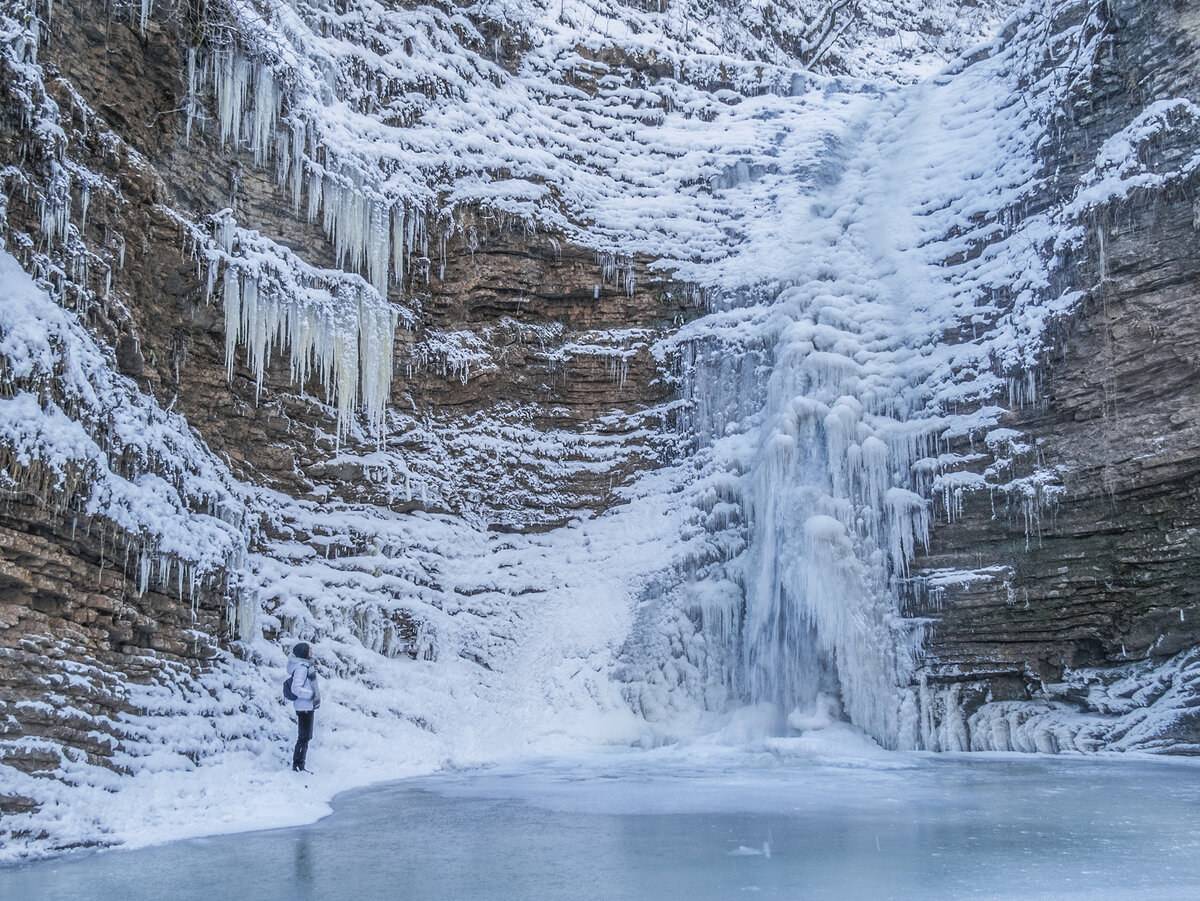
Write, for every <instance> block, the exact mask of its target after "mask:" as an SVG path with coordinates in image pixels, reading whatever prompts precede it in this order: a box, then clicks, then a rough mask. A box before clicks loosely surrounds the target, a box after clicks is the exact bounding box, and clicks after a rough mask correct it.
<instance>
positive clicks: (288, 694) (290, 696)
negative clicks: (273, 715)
mask: <svg viewBox="0 0 1200 901" xmlns="http://www.w3.org/2000/svg"><path fill="white" fill-rule="evenodd" d="M283 697H284V698H285V699H286V700H288V701H294V700H296V693H295V692H294V691H292V677H291V676H288V677H287V678H286V679H284V680H283Z"/></svg>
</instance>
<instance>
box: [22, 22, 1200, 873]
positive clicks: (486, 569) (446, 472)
mask: <svg viewBox="0 0 1200 901" xmlns="http://www.w3.org/2000/svg"><path fill="white" fill-rule="evenodd" d="M0 30H2V31H3V35H4V39H3V42H2V47H3V51H2V53H0V88H2V89H3V99H2V105H0V110H2V113H0V166H2V167H3V168H0V198H2V199H0V235H2V237H3V255H2V257H0V285H2V286H3V290H2V291H0V372H2V373H3V390H2V391H0V462H2V463H3V466H2V467H0V473H2V474H3V475H2V479H3V480H2V483H0V491H2V492H3V500H4V503H3V505H2V506H0V812H3V813H4V818H3V822H2V824H0V853H2V854H3V855H5V856H7V857H13V858H17V857H23V856H27V855H39V854H45V853H50V852H53V851H55V850H59V849H62V848H68V847H75V846H78V845H81V844H95V843H101V844H103V843H114V842H122V841H131V840H133V841H136V840H139V837H144V836H145V835H146V834H148V833H150V832H153V833H154V834H155V835H156V836H157V837H159V838H162V837H170V836H171V835H173V834H190V833H192V832H195V831H196V829H197V825H196V824H197V823H205V824H207V825H206V826H205V827H201V828H207V826H211V825H212V824H213V823H218V824H221V823H228V824H231V828H232V826H233V825H236V824H237V823H244V822H247V820H246V819H245V816H246V815H245V813H244V812H240V811H239V808H238V804H237V799H230V798H229V797H227V796H221V795H220V793H219V792H218V791H217V786H223V785H228V784H231V783H232V784H237V785H243V784H245V785H252V786H254V789H255V791H258V792H260V793H262V795H263V796H265V797H270V798H283V797H287V798H289V800H287V801H286V803H285V802H283V801H280V803H279V805H278V807H277V808H275V810H276V811H277V812H276V813H273V814H272V816H275V817H277V819H275V820H268V821H266V822H263V821H260V820H254V821H253V822H255V823H258V824H259V825H279V824H282V823H285V822H292V821H295V820H297V819H302V818H304V817H306V816H311V815H312V814H313V810H315V809H317V808H318V807H319V806H320V805H321V804H322V803H323V800H322V799H321V798H320V797H318V798H310V799H295V798H290V795H289V792H290V789H289V788H288V785H287V783H286V780H285V779H284V778H283V777H284V776H286V775H288V774H285V773H283V772H277V771H278V770H282V769H283V766H284V763H283V761H284V751H283V748H284V746H285V745H286V744H287V741H288V736H289V735H290V732H291V729H292V725H291V723H292V720H291V714H290V711H289V710H288V708H287V707H286V706H285V705H284V703H283V701H282V698H281V696H280V694H279V686H278V683H279V682H280V681H281V680H282V673H283V663H284V660H285V658H286V652H287V648H288V646H290V644H291V643H292V642H294V641H296V640H305V641H309V642H311V643H312V644H313V647H314V651H315V656H316V662H317V666H318V667H319V669H320V670H321V672H322V676H323V678H325V679H326V684H327V695H328V703H327V704H326V706H325V707H324V708H323V709H322V712H321V713H322V727H321V728H322V732H321V734H320V737H319V739H318V741H319V748H316V749H315V754H319V755H321V756H323V757H324V758H325V759H326V760H327V761H328V762H329V767H328V769H329V770H330V771H331V772H330V775H329V776H328V777H327V780H328V781H326V782H325V783H323V788H322V791H324V792H325V793H326V795H329V794H332V792H334V791H336V790H340V789H345V788H350V787H355V786H360V785H363V784H366V783H368V782H371V781H377V780H382V779H387V778H398V777H401V776H405V775H411V774H415V773H426V772H430V771H432V770H434V769H438V768H446V767H451V768H452V767H458V766H469V765H473V764H479V763H488V762H493V761H496V760H502V759H507V758H512V757H519V756H521V755H524V754H529V753H534V752H536V753H553V752H555V751H556V750H559V749H562V748H572V747H577V746H580V745H586V746H590V745H593V744H596V743H612V744H617V745H626V746H642V747H655V746H660V745H663V744H666V743H670V742H674V741H678V740H679V739H681V738H685V737H687V736H694V735H697V734H708V733H714V732H719V731H721V730H727V731H728V732H729V734H730V735H734V734H739V735H740V734H742V732H740V731H739V730H748V731H749V732H752V733H753V734H755V735H772V736H789V735H798V734H804V733H805V732H806V731H810V730H815V729H819V728H821V727H823V726H828V725H829V724H830V723H848V724H850V725H852V726H853V727H854V728H856V729H858V730H861V732H862V733H864V734H865V735H866V736H868V737H869V738H870V739H871V740H872V741H874V742H876V743H878V744H879V745H881V746H883V747H884V748H889V749H905V750H912V749H916V750H929V751H960V750H962V751H969V750H976V751H993V750H995V751H1014V750H1016V751H1042V752H1071V753H1085V752H1093V751H1101V750H1105V751H1108V750H1137V751H1161V752H1164V753H1171V754H1190V753H1194V752H1195V751H1196V750H1197V742H1198V740H1200V737H1198V736H1200V733H1198V732H1197V728H1198V727H1197V722H1196V717H1195V715H1194V713H1193V711H1194V710H1195V709H1196V706H1197V704H1198V703H1200V697H1197V679H1198V678H1200V651H1198V650H1197V649H1198V648H1200V632H1198V631H1197V628H1196V626H1194V625H1193V623H1194V622H1197V621H1198V620H1200V563H1197V562H1196V561H1197V559H1198V558H1200V512H1198V511H1200V478H1198V476H1200V418H1198V414H1200V390H1198V389H1200V381H1198V379H1197V369H1198V367H1200V355H1198V354H1197V350H1196V349H1197V348H1200V331H1198V328H1200V327H1198V326H1197V324H1196V317H1195V316H1194V315H1193V313H1194V292H1195V286H1196V284H1197V278H1198V276H1200V255H1198V254H1197V228H1198V227H1200V226H1198V224H1197V223H1198V222H1200V200H1198V188H1200V174H1198V171H1200V107H1198V106H1197V104H1200V78H1198V76H1197V72H1200V65H1198V63H1200V14H1197V12H1195V11H1194V10H1192V9H1191V8H1190V7H1189V4H1188V3H1186V2H1184V0H1175V2H1162V3H1155V4H1148V3H1144V2H1138V0H1104V2H1101V0H1021V2H1002V0H996V2H975V0H941V2H936V3H915V2H909V0H857V2H848V0H763V2H760V3H756V4H753V5H752V6H750V7H747V8H743V6H742V5H739V4H733V3H727V2H725V0H650V2H641V0H631V2H627V3H626V2H612V0H569V2H568V0H560V2H541V0H537V2H531V3H513V2H507V0H480V2H477V3H469V4H468V3H462V4H459V3H457V2H429V3H418V2H383V0H336V2H335V0H136V2H124V0H78V2H74V3H66V2H63V0H58V2H52V0H10V2H7V3H4V4H3V5H0ZM335 762H336V763H335ZM180 798H183V799H184V803H183V804H182V805H181V803H180V800H179V799H180ZM181 807H183V808H186V809H187V811H188V812H187V814H186V815H181V814H180V812H179V810H180V808H181ZM220 828H224V827H220ZM173 830H181V831H179V832H178V833H176V832H175V831H173ZM214 831H219V830H214Z"/></svg>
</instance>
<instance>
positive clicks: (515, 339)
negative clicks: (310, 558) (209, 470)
mask: <svg viewBox="0 0 1200 901" xmlns="http://www.w3.org/2000/svg"><path fill="white" fill-rule="evenodd" d="M189 10H190V6H189V5H187V4H183V5H181V6H180V7H179V13H180V15H172V16H167V17H164V18H163V19H162V20H159V19H158V18H157V17H156V18H154V19H152V20H151V21H150V22H149V23H148V25H147V26H146V28H145V30H144V31H141V30H140V29H139V28H138V27H137V24H136V22H131V21H130V20H129V19H128V18H127V17H114V16H112V15H110V14H109V12H110V11H109V7H108V5H107V4H105V3H101V2H95V3H92V2H81V3H71V4H56V5H55V7H54V11H53V16H52V18H51V19H50V23H51V24H50V26H49V28H48V30H47V33H46V34H45V35H44V40H43V43H42V46H41V48H40V52H39V62H40V63H41V65H42V66H43V68H44V71H45V73H46V79H45V87H46V90H47V92H48V93H49V94H50V95H51V99H52V100H53V102H55V103H56V104H57V106H58V110H59V113H60V114H61V116H62V118H63V120H64V127H65V132H66V136H65V138H64V140H63V143H62V145H60V147H59V150H60V152H62V154H63V156H62V158H63V159H65V160H67V161H68V162H69V164H70V165H72V166H75V165H78V166H81V167H84V169H85V170H86V171H88V172H90V173H92V174H93V175H95V176H97V177H98V178H99V179H102V180H104V181H103V183H101V184H97V186H96V189H95V190H94V192H93V193H92V194H91V196H90V197H88V198H86V200H85V198H84V197H83V196H82V194H81V192H80V189H79V187H78V186H76V187H75V188H74V192H73V196H71V197H69V198H67V205H68V211H69V213H70V214H72V222H74V223H77V224H78V228H79V234H78V241H77V242H76V243H75V244H74V246H69V247H66V248H59V249H56V248H54V246H53V242H52V241H49V240H47V237H46V234H45V227H44V226H45V220H44V215H43V214H44V210H45V207H46V201H45V200H43V199H40V198H39V197H38V195H37V193H36V192H34V193H32V194H31V193H30V192H29V191H24V192H23V191H22V190H21V184H22V179H23V178H28V180H29V181H30V182H33V183H35V184H36V183H40V181H41V180H42V179H46V180H47V181H51V180H52V177H53V172H54V171H56V169H57V167H59V166H60V165H61V163H60V162H59V161H58V160H57V159H56V158H55V155H54V154H53V153H51V152H49V150H48V145H47V143H46V142H45V141H44V140H41V139H40V138H39V137H38V136H37V135H35V134H33V133H31V128H30V123H29V122H28V121H27V119H26V118H25V116H24V113H23V111H22V108H21V105H22V103H23V102H24V100H25V99H27V98H22V97H20V96H17V95H15V94H11V95H10V96H8V97H7V99H6V101H5V103H6V106H5V110H4V116H3V121H2V122H0V156H2V157H3V158H4V159H5V160H6V162H18V163H20V165H21V166H22V167H23V170H24V174H22V173H20V172H18V170H16V169H13V170H9V172H8V174H7V175H6V176H5V177H6V178H8V179H9V180H8V182H7V183H6V186H5V191H6V193H7V194H8V196H9V202H8V205H7V208H6V213H7V219H6V228H5V237H6V246H7V247H8V248H9V249H10V250H11V251H12V252H14V253H15V254H16V255H17V256H18V257H19V258H20V259H21V262H22V263H23V265H25V266H27V267H28V268H29V269H30V270H32V271H35V272H38V273H39V274H41V275H44V276H45V277H46V280H47V283H49V284H50V285H51V286H52V287H58V288H61V287H63V285H64V283H65V284H66V286H67V287H66V290H67V292H68V294H69V293H70V292H72V291H74V292H77V294H78V299H77V303H78V305H79V307H80V308H81V309H83V310H85V311H86V321H87V324H88V325H89V327H90V328H91V329H92V331H93V333H94V334H96V335H98V336H99V337H100V338H101V340H102V341H103V342H105V343H107V345H108V346H109V347H110V348H111V352H112V359H113V362H114V364H115V367H116V368H117V369H118V370H119V371H120V372H121V373H122V374H123V375H126V376H128V377H129V378H131V379H133V380H135V382H136V383H137V385H138V387H139V388H140V389H141V390H142V391H143V392H145V393H147V394H149V395H151V396H153V397H154V398H157V399H158V401H159V402H160V403H161V404H162V405H163V406H169V407H170V408H171V409H172V410H173V411H175V412H178V413H181V414H182V415H183V416H184V417H185V418H186V420H187V422H188V423H189V424H190V426H191V427H192V428H193V429H194V430H195V431H196V432H197V433H198V435H199V436H200V437H201V438H202V440H203V441H204V442H205V443H206V444H207V446H208V447H209V448H211V449H212V451H214V452H215V453H216V454H217V455H218V456H219V457H221V458H223V459H224V460H225V461H227V463H228V465H229V468H230V471H231V472H232V474H233V475H234V476H235V477H236V478H237V479H239V480H241V481H242V482H243V483H244V484H246V485H248V486H262V487H265V488H269V489H271V490H274V491H278V492H281V493H283V494H284V495H286V496H290V497H293V498H299V499H308V500H319V501H327V500H330V499H334V500H342V501H346V502H354V503H359V504H373V505H378V506H379V507H380V508H382V509H384V510H391V511H394V512H408V511H413V510H426V511H431V512H444V513H449V514H453V515H455V516H459V517H463V518H465V519H466V520H468V521H470V522H473V523H475V524H477V525H478V527H479V528H485V529H486V528H491V529H493V530H499V531H538V530H542V529H546V528H551V527H553V526H556V525H559V524H561V523H563V522H564V521H566V520H568V519H571V518H574V517H578V516H580V515H591V514H594V513H597V512H600V511H603V510H604V509H606V508H607V507H609V506H611V505H612V504H614V503H616V502H617V496H616V493H615V492H616V491H617V490H619V489H620V488H621V486H622V485H624V484H626V483H627V482H628V481H629V480H630V479H631V477H632V476H633V475H634V474H636V473H637V472H639V471H641V470H643V469H645V468H647V467H653V466H655V465H657V463H658V461H659V460H660V459H661V458H662V456H663V455H664V454H669V453H671V452H672V443H673V439H672V438H671V437H670V436H669V434H668V433H667V432H666V431H664V430H663V428H662V421H661V417H662V414H661V413H660V412H654V410H655V409H656V408H658V407H659V406H660V405H661V404H662V402H663V401H664V400H665V399H666V398H668V397H669V395H670V391H671V389H670V384H669V379H668V378H665V377H664V376H666V373H665V372H664V371H663V367H662V364H661V363H660V362H659V361H657V360H655V359H654V358H653V356H652V355H651V353H650V345H651V343H652V342H653V341H654V340H655V338H656V337H658V336H661V335H662V334H664V333H665V332H667V331H669V330H670V329H672V328H674V327H675V326H676V325H677V324H678V322H680V321H683V320H685V319H687V318H688V317H691V316H693V315H695V310H696V305H695V303H694V301H693V299H692V295H691V294H690V293H688V292H687V291H685V290H683V289H682V288H681V287H680V286H678V285H674V284H672V283H670V282H669V281H667V280H665V279H664V278H662V277H661V276H658V275H655V274H653V273H650V272H648V271H647V270H646V268H645V266H644V263H643V262H640V261H639V262H633V261H629V262H627V263H625V264H624V267H623V268H622V269H615V268H614V267H613V266H611V265H610V266H609V267H608V270H606V267H605V266H604V264H603V263H604V261H602V260H600V259H598V258H597V256H596V254H595V253H594V252H593V251H586V250H583V249H581V248H579V247H576V246H572V245H571V244H569V243H567V242H565V241H564V240H562V239H561V237H556V236H555V235H553V234H547V233H534V232H529V231H526V230H525V229H523V228H521V227H520V226H513V225H510V224H508V223H505V222H502V221H499V220H497V219H496V218H495V217H490V216H489V217H485V216H483V215H479V216H475V215H473V214H471V213H470V212H467V213H461V214H460V217H461V218H460V221H459V222H458V223H457V229H456V233H455V236H454V237H453V238H452V239H451V240H450V241H448V242H447V243H446V245H445V247H444V249H443V251H442V256H441V258H440V259H438V260H436V261H432V262H429V265H428V266H427V267H426V270H428V269H429V268H432V269H433V270H434V271H433V272H432V274H429V273H428V272H427V271H417V272H415V273H413V275H412V276H411V277H410V280H409V281H408V282H407V283H405V284H404V285H400V286H397V287H396V288H394V289H393V300H394V301H396V302H397V303H398V304H402V305H403V306H404V307H406V308H408V309H409V310H411V311H413V314H412V315H410V316H409V317H408V318H407V319H405V320H404V321H403V322H402V324H401V327H400V328H399V329H398V330H397V333H396V339H395V347H394V357H395V361H396V363H395V370H394V378H393V380H392V394H391V397H390V400H389V404H388V406H389V407H390V409H391V411H392V412H391V413H390V414H389V420H388V423H387V429H386V433H385V434H384V435H383V436H382V437H380V436H377V435H368V434H365V433H363V432H361V431H358V432H355V433H354V434H352V435H350V436H346V437H345V438H343V439H338V438H337V437H336V432H337V426H336V424H335V419H334V411H333V410H332V408H331V407H330V406H329V405H328V404H327V403H325V402H324V400H323V394H324V392H323V390H322V388H321V386H320V385H319V384H316V382H315V380H314V381H313V382H310V383H309V384H306V385H297V384H295V383H294V380H293V378H292V373H291V372H290V371H289V367H288V362H287V358H286V355H285V354H278V353H277V354H276V355H275V356H274V359H273V360H272V361H271V362H270V364H269V365H268V366H267V368H266V371H265V375H264V378H263V384H262V387H261V391H260V390H258V389H257V388H256V384H255V375H254V373H253V372H252V371H251V370H250V369H248V368H247V365H246V359H245V356H244V354H243V353H242V352H241V351H240V350H239V352H238V353H237V355H236V362H235V365H234V367H233V371H232V377H231V378H230V377H227V373H226V335H225V323H224V319H223V315H222V310H221V307H220V300H219V298H217V299H211V300H206V298H205V272H204V270H203V267H202V266H200V265H198V262H197V260H196V258H195V256H194V255H193V254H192V252H191V247H190V246H189V244H188V240H187V238H186V234H185V231H184V230H183V229H182V228H181V225H180V222H179V220H178V219H177V217H176V214H175V211H183V212H184V213H186V214H187V215H190V216H201V215H203V214H204V213H206V212H209V211H215V210H220V209H221V208H223V207H228V208H230V209H232V210H233V211H234V213H235V214H236V215H237V216H238V217H239V218H242V219H244V220H246V221H249V222H252V223H253V225H254V227H255V228H256V229H258V230H259V231H260V232H261V233H262V234H265V235H269V236H271V237H272V238H273V239H274V240H276V241H277V242H279V243H281V244H283V245H285V246H286V247H289V248H291V249H292V250H294V251H295V252H297V253H298V254H300V255H302V256H303V257H304V258H305V259H306V260H307V261H309V262H310V263H312V264H314V265H326V266H333V265H334V257H335V254H334V250H333V248H332V247H331V245H330V242H329V241H328V239H327V238H326V236H325V235H324V234H323V233H322V231H321V230H320V228H319V227H318V226H317V225H314V224H311V223H306V222H305V221H304V220H303V218H302V217H297V216H296V215H295V214H294V212H293V210H292V204H291V201H290V200H289V199H288V198H286V197H285V196H284V195H283V192H282V190H281V189H280V187H279V186H278V184H277V183H276V180H275V178H274V176H273V174H271V173H269V172H266V171H263V170H262V169H260V168H256V167H254V166H253V165H251V164H250V161H249V160H248V159H247V158H246V155H245V154H241V153H235V152H234V151H232V150H231V149H229V148H226V147H223V146H221V145H220V143H219V142H218V141H217V140H216V138H215V136H214V135H213V134H212V133H211V129H209V130H202V129H200V128H197V129H196V131H195V132H194V133H193V134H192V135H191V138H190V140H188V139H187V137H186V134H185V132H186V123H185V120H184V117H183V115H182V112H181V97H183V96H184V95H185V93H186V90H187V85H186V81H185V75H184V73H185V71H186V60H185V57H184V54H183V49H182V48H183V46H184V40H183V36H182V35H183V31H182V30H183V29H184V28H186V25H187V21H188V16H189V15H190V14H191V13H190V12H189ZM3 77H4V78H7V79H8V80H9V84H10V86H11V87H14V89H15V85H16V84H17V83H18V82H19V79H18V78H17V77H16V76H15V75H13V72H12V70H11V67H10V70H9V71H8V72H6V73H5V75H4V76H3ZM85 203H86V204H87V206H86V210H87V212H86V219H85V218H83V217H82V216H80V212H81V206H82V205H83V204H85ZM80 260H86V262H87V264H88V265H87V267H86V268H83V267H80V266H79V261H80ZM72 263H73V264H74V269H73V270H71V271H70V272H69V273H68V272H65V271H64V269H67V268H69V267H70V266H71V265H72ZM60 266H61V267H64V268H56V267H60ZM89 290H90V291H91V292H93V293H92V294H90V295H88V294H87V293H86V292H87V291H89ZM68 302H69V300H68ZM10 393H11V389H10ZM10 463H11V461H10ZM400 467H403V473H402V474H401V475H399V476H398V475H397V469H398V468H400ZM10 470H11V476H12V477H11V478H9V479H8V480H7V482H6V485H5V487H4V488H3V490H2V496H3V512H2V513H0V710H3V716H0V742H3V750H2V751H0V761H2V762H3V763H5V764H8V765H11V766H14V767H16V768H18V769H20V770H22V771H25V772H30V773H35V774H50V773H53V772H54V771H55V770H56V769H57V768H58V767H59V764H60V762H61V755H62V754H63V753H64V751H63V749H64V748H66V749H68V750H69V751H70V753H77V754H78V755H82V756H83V757H84V758H86V760H87V761H89V762H92V763H105V762H108V763H109V765H118V766H119V764H116V763H113V762H112V761H111V757H112V755H113V753H114V750H115V749H116V748H117V747H118V746H119V744H120V742H121V740H122V738H123V737H124V727H123V726H122V724H121V722H120V721H121V719H122V715H123V714H130V713H136V712H137V709H136V704H135V703H134V702H133V701H131V700H130V699H129V697H128V695H129V692H128V691H127V690H126V687H127V686H128V685H137V684H147V683H149V682H151V681H153V680H156V679H161V678H162V677H163V676H164V674H170V673H175V674H177V675H179V677H180V678H188V677H195V676H197V675H199V674H200V673H202V672H203V671H204V670H205V668H206V666H207V664H208V661H209V660H210V659H211V658H212V657H213V655H214V654H215V653H216V651H215V649H216V648H217V647H218V645H219V646H221V647H228V643H229V641H230V639H231V638H233V637H235V634H236V623H235V622H234V620H235V615H234V608H233V606H232V605H233V604H234V601H233V599H232V597H231V596H230V595H229V594H228V593H227V591H226V590H224V588H223V587H219V586H213V585H211V584H210V585H209V586H208V587H201V589H200V590H199V591H198V595H197V597H196V598H195V599H194V600H193V601H190V602H189V600H188V599H187V598H186V597H181V595H183V594H185V592H184V590H183V589H180V591H178V592H175V591H171V590H170V589H169V588H168V587H166V586H159V587H158V588H157V589H156V588H152V589H151V590H149V591H145V592H143V591H142V590H140V588H139V585H138V573H137V562H138V550H137V548H134V549H133V550H132V553H131V551H130V544H131V541H130V539H129V537H128V536H126V535H123V534H122V532H121V530H120V529H114V528H112V524H111V523H108V522H105V521H104V520H103V519H102V518H97V517H94V516H92V515H90V514H89V513H88V512H86V511H85V510H84V509H82V508H83V506H84V505H83V502H82V500H81V498H80V496H79V494H78V493H77V492H72V491H69V490H65V489H62V488H60V487H56V486H55V485H54V484H53V480H52V479H48V480H45V481H46V482H47V484H42V485H40V486H35V487H32V488H31V487H29V484H28V482H29V480H28V479H27V478H25V476H24V475H23V472H24V471H23V470H22V469H21V467H19V466H17V465H16V464H15V463H12V465H11V466H10ZM126 474H127V475H129V476H130V477H131V478H132V477H133V474H132V472H128V471H127V472H126ZM254 528H255V529H260V528H261V529H262V530H264V532H265V533H272V531H273V530H277V529H278V528H279V525H278V524H277V523H270V522H264V523H262V524H255V525H254ZM289 535H292V536H293V537H298V538H299V539H300V540H304V538H305V536H303V535H299V536H295V533H291V532H290V533H289ZM395 629H396V634H397V636H398V637H397V641H396V646H395V647H392V648H391V651H390V653H400V654H403V653H409V654H412V655H415V654H416V653H417V652H418V651H417V636H416V631H415V629H414V628H413V626H412V624H411V623H409V622H407V621H399V622H398V624H396V625H395ZM64 711H68V712H64ZM71 711H73V712H71ZM71 749H73V750H71ZM31 803H32V802H31V801H30V800H29V799H25V798H21V797H3V798H0V810H4V811H6V812H7V811H15V810H22V809H27V808H28V807H29V805H30V804H31Z"/></svg>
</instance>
